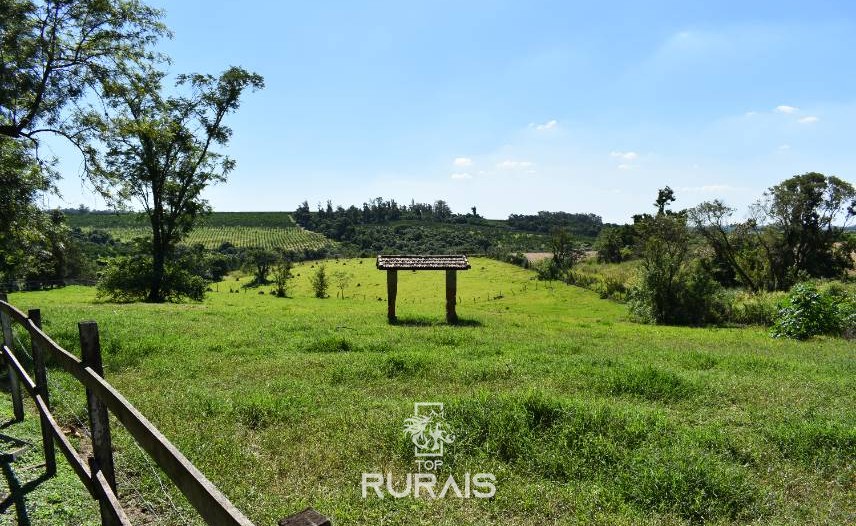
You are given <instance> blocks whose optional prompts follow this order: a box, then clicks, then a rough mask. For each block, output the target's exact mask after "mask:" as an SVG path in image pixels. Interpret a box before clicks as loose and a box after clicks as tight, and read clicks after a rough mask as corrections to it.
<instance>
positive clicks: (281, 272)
mask: <svg viewBox="0 0 856 526" xmlns="http://www.w3.org/2000/svg"><path fill="white" fill-rule="evenodd" d="M291 269H292V263H291V260H290V259H288V258H280V260H279V261H278V262H277V264H276V265H274V267H273V283H274V287H275V289H274V295H276V296H277V297H280V298H285V297H286V296H288V280H290V279H291V278H293V277H294V276H293V275H292V274H291Z"/></svg>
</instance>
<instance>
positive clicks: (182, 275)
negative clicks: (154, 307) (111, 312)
mask: <svg viewBox="0 0 856 526" xmlns="http://www.w3.org/2000/svg"><path fill="white" fill-rule="evenodd" d="M152 275H153V264H152V257H151V256H149V255H148V254H137V255H133V256H120V257H116V258H113V259H112V260H111V261H110V263H108V265H107V267H106V268H105V270H104V271H103V272H102V274H101V277H100V279H99V281H98V289H97V290H98V296H99V297H100V298H107V299H108V300H110V301H117V302H132V301H143V300H145V299H146V298H147V297H148V295H149V289H150V287H151V282H152ZM206 286H207V284H206V282H205V280H204V279H203V278H202V277H200V276H195V275H193V274H191V273H190V272H189V271H188V270H187V269H186V267H185V265H183V264H182V262H181V261H171V262H168V263H167V264H166V268H165V273H164V279H163V284H162V285H161V290H162V293H163V297H164V299H166V300H167V301H180V300H182V299H185V298H187V299H191V300H194V301H202V299H203V297H204V296H205V288H206Z"/></svg>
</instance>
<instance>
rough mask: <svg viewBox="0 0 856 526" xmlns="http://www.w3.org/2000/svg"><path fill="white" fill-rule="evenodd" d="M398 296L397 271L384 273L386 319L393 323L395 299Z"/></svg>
mask: <svg viewBox="0 0 856 526" xmlns="http://www.w3.org/2000/svg"><path fill="white" fill-rule="evenodd" d="M397 295H398V271H397V270H387V271H386V317H387V318H388V319H389V321H390V322H394V321H395V297H396V296H397Z"/></svg>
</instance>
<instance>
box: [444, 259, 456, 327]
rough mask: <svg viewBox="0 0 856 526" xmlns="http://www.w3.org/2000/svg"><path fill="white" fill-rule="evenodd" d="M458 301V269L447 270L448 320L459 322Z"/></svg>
mask: <svg viewBox="0 0 856 526" xmlns="http://www.w3.org/2000/svg"><path fill="white" fill-rule="evenodd" d="M457 301H458V271H457V270H447V271H446V321H447V322H449V323H458V313H457V312H455V304H456V303H457Z"/></svg>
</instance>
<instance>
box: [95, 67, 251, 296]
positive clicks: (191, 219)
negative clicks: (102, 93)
mask: <svg viewBox="0 0 856 526" xmlns="http://www.w3.org/2000/svg"><path fill="white" fill-rule="evenodd" d="M164 77H165V74H164V73H160V72H157V71H151V70H148V71H146V72H144V73H140V74H130V75H128V77H127V78H124V79H121V80H117V81H114V82H110V83H109V84H108V85H107V86H108V87H107V90H106V91H107V95H109V102H110V106H111V108H112V109H113V115H107V116H101V115H99V114H95V113H91V114H90V115H89V119H90V121H91V122H92V124H93V126H95V127H96V128H97V129H98V130H99V131H100V132H101V133H102V135H103V136H104V137H105V139H104V141H105V149H104V151H103V152H92V154H91V155H90V162H91V164H92V166H93V172H94V174H95V178H96V180H97V183H98V187H99V189H100V190H101V192H102V194H103V195H105V197H107V198H108V199H109V200H110V201H111V202H112V203H113V204H114V205H122V204H124V203H125V202H127V201H128V200H130V199H133V200H136V201H137V202H138V203H139V205H140V206H141V207H142V208H143V211H144V213H145V215H146V216H147V217H148V219H149V223H150V225H151V228H152V238H151V249H152V254H151V255H152V264H153V267H152V273H151V282H150V287H149V294H148V296H147V298H146V299H147V300H148V301H153V302H158V301H163V300H164V299H166V297H165V294H164V293H163V292H162V290H161V288H162V285H163V284H164V279H165V273H166V270H165V269H166V266H167V263H168V260H169V258H170V257H171V256H172V253H173V251H174V249H175V246H176V245H177V244H178V243H179V241H181V239H182V238H183V237H184V236H185V235H186V234H187V233H188V232H190V231H191V230H192V229H193V227H194V226H195V224H196V222H197V219H198V217H199V216H201V215H204V214H205V213H206V212H207V211H208V210H209V207H208V204H207V202H206V201H205V200H204V199H203V198H202V197H201V196H202V192H203V190H205V188H206V187H208V186H209V185H210V184H214V183H217V182H222V181H225V180H226V176H227V175H228V173H229V172H231V171H232V169H233V168H234V166H235V163H234V161H233V160H231V159H229V158H228V157H226V156H225V155H224V154H222V153H219V152H216V151H215V150H214V147H215V146H225V145H226V143H227V142H228V140H229V138H230V136H231V130H230V129H229V128H228V127H227V126H226V125H225V123H224V118H225V117H226V116H227V115H228V114H230V113H233V112H234V111H236V110H237V109H238V106H239V103H240V97H241V94H242V93H243V91H244V90H245V89H259V88H261V87H262V86H263V85H264V82H263V80H262V78H261V76H259V75H257V74H254V73H249V72H247V71H246V70H244V69H241V68H239V67H232V68H229V69H228V70H226V71H225V72H223V73H222V74H221V75H220V76H219V77H214V76H212V75H202V74H193V75H179V76H178V81H177V87H178V88H187V90H188V91H189V93H188V94H185V95H165V94H163V86H162V84H163V79H164Z"/></svg>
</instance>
